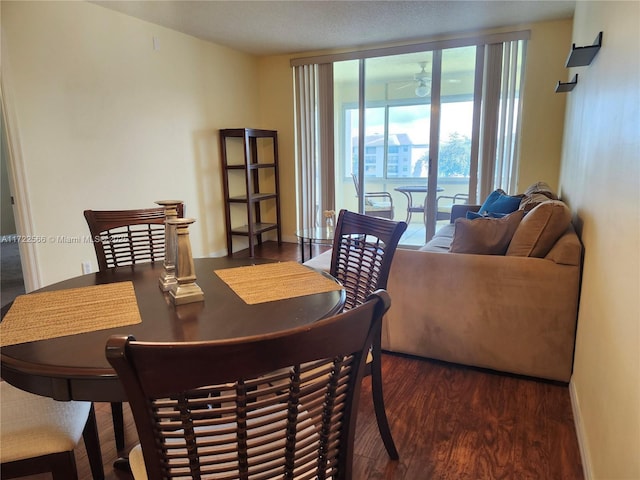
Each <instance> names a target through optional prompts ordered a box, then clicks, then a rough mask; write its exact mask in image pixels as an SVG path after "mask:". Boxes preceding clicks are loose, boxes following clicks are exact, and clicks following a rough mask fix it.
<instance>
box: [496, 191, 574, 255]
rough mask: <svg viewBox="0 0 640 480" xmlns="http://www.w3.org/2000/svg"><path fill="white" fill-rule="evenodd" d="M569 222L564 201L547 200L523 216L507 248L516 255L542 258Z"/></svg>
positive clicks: (569, 216)
mask: <svg viewBox="0 0 640 480" xmlns="http://www.w3.org/2000/svg"><path fill="white" fill-rule="evenodd" d="M570 223H571V211H570V210H569V207H567V206H566V205H565V204H564V202H561V201H559V200H547V201H546V202H543V203H541V204H540V205H538V206H536V207H535V208H533V210H531V211H530V212H529V213H527V215H526V216H525V217H524V219H523V220H522V222H521V223H520V225H519V226H518V228H517V230H516V231H515V233H514V234H513V239H512V240H511V244H509V248H508V250H507V255H512V256H516V257H538V258H543V257H545V256H546V255H547V253H549V250H551V247H553V245H554V244H555V243H556V241H557V240H558V238H560V235H562V234H563V233H564V232H565V231H566V230H567V228H568V227H569V224H570Z"/></svg>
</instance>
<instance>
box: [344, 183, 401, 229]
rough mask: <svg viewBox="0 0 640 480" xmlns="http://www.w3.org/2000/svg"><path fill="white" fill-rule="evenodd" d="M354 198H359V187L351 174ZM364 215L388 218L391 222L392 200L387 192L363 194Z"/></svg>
mask: <svg viewBox="0 0 640 480" xmlns="http://www.w3.org/2000/svg"><path fill="white" fill-rule="evenodd" d="M351 178H353V185H354V187H355V189H356V196H357V197H358V198H360V185H359V183H358V177H357V175H356V174H355V173H352V174H351ZM364 214H365V215H370V216H373V217H381V218H388V219H389V220H393V198H392V197H391V194H390V193H389V192H365V193H364Z"/></svg>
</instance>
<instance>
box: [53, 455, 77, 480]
mask: <svg viewBox="0 0 640 480" xmlns="http://www.w3.org/2000/svg"><path fill="white" fill-rule="evenodd" d="M51 476H52V478H53V480H78V470H77V468H76V459H75V457H74V455H73V451H70V452H62V453H57V454H55V455H53V456H52V458H51Z"/></svg>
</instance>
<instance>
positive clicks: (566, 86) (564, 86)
mask: <svg viewBox="0 0 640 480" xmlns="http://www.w3.org/2000/svg"><path fill="white" fill-rule="evenodd" d="M577 84H578V74H577V73H576V74H575V75H574V76H573V79H572V80H571V81H570V82H565V83H563V82H558V85H556V93H565V92H570V91H571V90H573V89H574V88H575V87H576V85H577Z"/></svg>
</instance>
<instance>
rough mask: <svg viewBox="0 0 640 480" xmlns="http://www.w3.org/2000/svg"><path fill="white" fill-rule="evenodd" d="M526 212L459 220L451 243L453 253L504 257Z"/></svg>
mask: <svg viewBox="0 0 640 480" xmlns="http://www.w3.org/2000/svg"><path fill="white" fill-rule="evenodd" d="M523 215H524V212H523V211H522V210H516V211H515V212H513V213H511V214H509V215H506V216H504V217H502V218H490V217H485V218H478V219H475V220H469V219H466V218H458V219H457V220H456V222H455V224H454V225H455V232H454V234H453V241H452V242H451V248H450V249H449V251H450V252H451V253H475V254H480V255H504V253H505V252H506V251H507V247H508V246H509V242H510V241H511V237H513V234H514V232H515V231H516V229H517V228H518V224H519V223H520V220H522V216H523Z"/></svg>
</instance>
